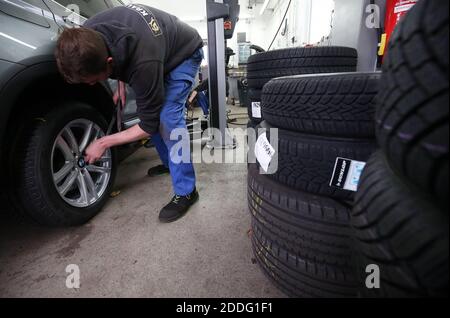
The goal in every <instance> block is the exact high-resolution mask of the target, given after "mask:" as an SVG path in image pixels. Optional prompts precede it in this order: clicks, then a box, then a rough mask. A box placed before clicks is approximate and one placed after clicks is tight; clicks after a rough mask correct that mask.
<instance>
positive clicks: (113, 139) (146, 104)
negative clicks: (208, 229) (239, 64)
mask: <svg viewBox="0 0 450 318" xmlns="http://www.w3.org/2000/svg"><path fill="white" fill-rule="evenodd" d="M202 47H203V40H202V38H201V37H200V35H199V34H198V32H197V31H196V30H195V29H193V28H191V27H190V26H188V25H187V24H185V23H183V22H181V21H180V20H179V19H178V18H176V17H175V16H172V15H170V14H168V13H165V12H163V11H160V10H158V9H155V8H151V7H148V6H144V5H136V4H132V5H129V6H126V7H125V6H124V7H116V8H114V9H110V10H107V11H104V12H102V13H100V14H98V15H96V16H94V17H92V18H91V19H89V20H88V21H87V22H86V23H85V24H84V26H83V27H81V28H74V29H65V30H64V31H63V32H62V34H61V35H60V37H59V39H58V43H57V49H56V52H55V55H56V60H57V64H58V68H59V70H60V72H61V74H62V75H63V76H64V78H65V79H66V81H68V82H69V83H85V84H90V85H95V84H97V83H98V82H102V81H105V80H107V79H108V78H112V79H118V80H120V81H121V83H120V84H119V91H120V87H122V91H125V89H124V88H125V84H124V83H128V84H130V86H131V87H132V88H133V90H134V91H135V93H136V102H137V111H138V116H139V119H140V123H139V124H138V125H136V126H134V127H132V128H130V129H128V130H125V131H122V132H119V133H117V134H114V135H110V136H106V137H104V138H101V139H98V140H97V141H95V142H93V143H92V144H91V145H90V146H89V147H88V148H87V149H86V151H85V161H86V162H88V163H89V164H93V163H95V162H96V161H98V160H99V159H100V158H101V157H102V156H103V155H104V153H105V151H106V150H107V149H108V148H111V147H114V146H119V145H123V144H128V143H131V142H134V141H139V140H142V139H144V138H148V137H151V138H152V141H153V143H154V144H155V146H156V148H157V151H158V154H159V156H160V158H161V161H162V163H163V165H161V166H157V167H154V168H152V169H150V170H149V175H151V176H152V175H153V176H154V175H160V174H163V173H170V174H171V177H172V184H173V188H174V192H175V195H174V197H173V199H172V200H171V201H170V203H169V204H168V205H167V206H165V207H164V208H163V209H162V210H161V212H160V214H159V219H160V221H161V222H165V223H168V222H173V221H176V220H177V219H179V218H180V217H182V216H183V215H185V214H186V212H187V211H188V210H189V208H190V207H191V206H192V205H193V204H194V203H195V202H196V201H197V200H198V198H199V194H198V192H197V189H196V177H195V172H194V166H193V164H192V161H191V159H189V160H187V161H186V157H188V158H191V153H190V138H189V133H188V130H187V128H186V121H185V117H184V115H185V103H186V100H187V98H188V95H189V93H190V90H191V88H192V87H193V85H194V82H195V78H196V75H197V73H198V71H199V68H200V64H201V61H202V59H203V48H202ZM114 98H115V99H116V101H117V99H118V98H120V97H119V96H118V95H117V93H116V95H115V97H114ZM122 102H123V104H125V103H124V102H125V101H124V100H122ZM180 128H182V129H184V130H183V132H184V133H183V134H184V136H179V139H178V140H171V138H170V135H171V132H172V131H173V130H174V129H180ZM180 141H181V142H182V143H183V147H174V146H175V145H177V144H178V146H179V144H180ZM175 148H177V150H175ZM178 148H182V149H178ZM184 151H189V154H188V155H187V156H185V155H183V153H180V152H184ZM175 156H177V158H178V160H177V161H175V160H173V159H174V158H175ZM179 158H183V159H182V161H181V163H179Z"/></svg>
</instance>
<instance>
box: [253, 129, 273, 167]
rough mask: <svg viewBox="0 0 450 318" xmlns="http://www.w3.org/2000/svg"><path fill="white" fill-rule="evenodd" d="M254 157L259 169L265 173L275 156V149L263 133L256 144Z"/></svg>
mask: <svg viewBox="0 0 450 318" xmlns="http://www.w3.org/2000/svg"><path fill="white" fill-rule="evenodd" d="M255 155H256V159H258V162H259V164H260V166H261V168H262V169H263V170H264V171H265V172H266V173H267V172H268V171H269V165H270V162H271V161H272V158H273V156H274V155H275V149H274V148H273V147H272V145H271V144H270V142H269V140H268V139H267V136H266V134H265V133H264V134H261V136H259V138H258V141H257V142H256V145H255Z"/></svg>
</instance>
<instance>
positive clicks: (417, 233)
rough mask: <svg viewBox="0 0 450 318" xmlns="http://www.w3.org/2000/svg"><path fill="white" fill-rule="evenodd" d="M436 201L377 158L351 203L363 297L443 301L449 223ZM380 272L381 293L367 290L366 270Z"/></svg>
mask: <svg viewBox="0 0 450 318" xmlns="http://www.w3.org/2000/svg"><path fill="white" fill-rule="evenodd" d="M448 221H449V220H448V213H446V212H445V213H444V212H443V211H442V210H441V209H439V208H438V207H437V205H436V204H435V202H430V201H427V199H426V197H424V196H423V193H421V191H416V190H415V189H414V188H412V187H409V186H408V184H406V183H404V181H403V179H402V178H401V177H399V176H398V175H396V174H395V173H394V172H393V170H392V169H391V168H390V167H389V163H388V160H387V158H386V157H385V156H384V154H382V153H381V152H378V153H376V154H375V155H374V156H373V157H372V158H371V159H370V160H369V162H368V164H367V166H366V168H365V170H364V172H363V175H362V178H361V183H360V188H359V190H358V193H357V195H356V198H355V205H354V208H353V212H352V216H351V224H352V227H353V228H354V230H355V241H356V244H355V249H356V251H357V255H358V257H357V263H356V264H357V265H356V268H357V273H358V274H357V276H358V277H359V280H360V283H359V286H360V290H361V292H360V294H361V295H362V296H364V297H427V296H428V297H436V296H438V297H447V296H448V287H449V286H448V281H449V276H448V268H449V262H448V258H449V222H448ZM372 264H374V265H377V266H378V267H379V270H380V276H379V277H380V278H381V282H380V286H379V287H380V288H379V289H368V288H367V287H366V283H365V281H366V279H367V276H368V275H369V274H368V273H366V267H367V266H368V265H372Z"/></svg>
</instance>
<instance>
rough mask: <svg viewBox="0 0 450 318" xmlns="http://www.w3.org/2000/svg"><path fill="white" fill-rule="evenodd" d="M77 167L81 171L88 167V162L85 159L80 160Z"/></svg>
mask: <svg viewBox="0 0 450 318" xmlns="http://www.w3.org/2000/svg"><path fill="white" fill-rule="evenodd" d="M77 165H78V167H79V168H81V169H83V168H85V167H86V160H84V157H81V158H78V161H77Z"/></svg>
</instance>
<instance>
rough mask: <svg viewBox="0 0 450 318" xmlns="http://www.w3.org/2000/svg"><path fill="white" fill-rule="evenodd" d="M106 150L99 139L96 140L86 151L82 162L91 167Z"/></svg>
mask: <svg viewBox="0 0 450 318" xmlns="http://www.w3.org/2000/svg"><path fill="white" fill-rule="evenodd" d="M106 150H107V148H106V147H105V146H104V145H103V143H102V142H101V139H98V140H96V141H94V142H93V143H92V144H90V146H89V147H88V148H87V149H86V151H85V157H84V160H85V161H86V162H87V163H88V164H90V165H91V164H93V163H95V162H97V161H98V160H99V159H100V158H101V157H103V155H104V154H105V152H106Z"/></svg>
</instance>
